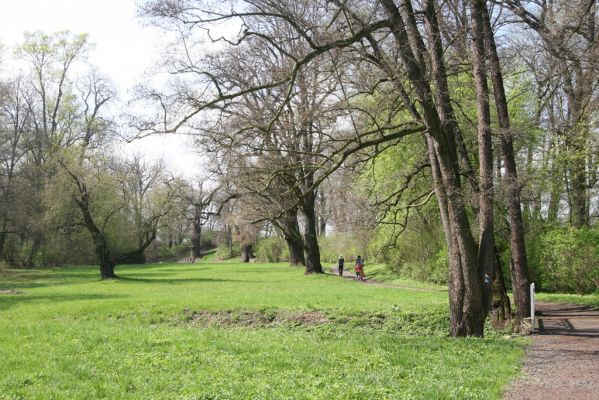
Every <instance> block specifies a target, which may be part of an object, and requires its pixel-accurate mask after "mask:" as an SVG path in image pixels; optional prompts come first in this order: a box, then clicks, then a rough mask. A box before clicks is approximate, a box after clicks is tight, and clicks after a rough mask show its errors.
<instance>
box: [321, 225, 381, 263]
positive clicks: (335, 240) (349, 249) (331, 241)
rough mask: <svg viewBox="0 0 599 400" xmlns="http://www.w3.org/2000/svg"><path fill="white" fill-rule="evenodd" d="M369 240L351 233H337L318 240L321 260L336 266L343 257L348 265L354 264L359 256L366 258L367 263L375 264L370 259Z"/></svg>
mask: <svg viewBox="0 0 599 400" xmlns="http://www.w3.org/2000/svg"><path fill="white" fill-rule="evenodd" d="M367 242H368V240H364V239H363V238H362V237H361V236H359V235H355V234H349V233H335V234H332V235H328V236H321V237H319V238H318V244H319V246H320V259H321V261H322V262H325V263H333V264H336V263H337V260H338V259H339V255H343V256H344V258H345V262H346V263H353V261H354V260H355V258H356V256H357V255H358V254H360V255H362V256H364V257H365V258H366V261H367V262H374V260H373V259H371V258H369V257H368V248H367Z"/></svg>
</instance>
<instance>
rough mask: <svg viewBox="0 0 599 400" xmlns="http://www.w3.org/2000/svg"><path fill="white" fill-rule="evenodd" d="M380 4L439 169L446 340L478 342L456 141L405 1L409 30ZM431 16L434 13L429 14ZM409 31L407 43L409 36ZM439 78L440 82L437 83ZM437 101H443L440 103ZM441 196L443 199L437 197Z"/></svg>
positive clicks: (474, 269) (474, 272)
mask: <svg viewBox="0 0 599 400" xmlns="http://www.w3.org/2000/svg"><path fill="white" fill-rule="evenodd" d="M380 2H381V4H382V6H383V7H384V9H385V11H386V12H387V14H388V16H389V18H390V21H391V24H392V33H393V35H394V37H395V40H396V42H397V48H398V51H399V54H400V57H401V59H402V61H403V63H404V66H405V68H406V71H407V74H408V77H409V79H410V81H411V82H412V85H413V86H414V90H415V93H416V95H417V97H418V100H419V102H420V103H421V106H422V110H423V119H424V122H425V125H426V127H427V131H428V133H429V134H430V136H431V142H432V143H431V144H432V146H430V147H429V160H430V162H431V165H434V164H436V165H438V171H439V173H440V179H439V180H436V181H435V187H436V191H435V192H436V194H437V200H438V201H439V204H440V207H441V204H443V205H446V207H447V223H446V224H445V225H444V229H445V235H446V239H447V244H448V247H449V248H448V252H449V270H450V273H449V275H450V282H449V286H450V290H449V303H450V323H451V327H450V334H451V335H452V336H482V335H483V330H484V319H483V308H482V281H481V278H480V272H479V268H478V260H477V250H476V248H477V246H476V243H475V241H474V238H473V237H472V232H471V228H470V222H469V220H468V215H467V212H466V208H465V199H464V195H463V193H462V187H461V183H460V177H459V175H460V174H459V168H458V160H457V152H456V147H455V136H452V134H453V132H450V131H448V130H447V129H444V127H448V126H450V124H449V123H445V124H443V123H442V122H441V119H440V117H439V114H438V112H437V110H436V107H435V105H434V103H433V95H432V92H431V88H430V85H429V84H428V81H427V78H426V75H427V74H426V71H424V70H423V68H425V64H423V63H418V61H417V60H418V58H417V57H416V56H415V55H414V52H416V53H418V52H419V51H420V48H422V47H424V46H423V45H422V38H421V37H420V36H419V33H418V29H417V26H416V23H415V17H414V12H413V9H412V6H411V4H410V2H409V1H407V0H402V2H401V12H402V13H403V14H404V15H405V16H406V20H407V21H408V23H409V24H410V27H409V28H408V29H406V25H405V24H404V18H403V17H402V15H401V14H400V11H399V9H398V8H397V6H396V5H395V3H394V1H393V0H380ZM432 12H433V13H434V9H433V10H432ZM408 30H409V32H410V36H411V37H409V36H408V33H407V31H408ZM411 46H413V47H414V48H412V47H411ZM438 78H439V79H442V77H438ZM438 100H439V101H442V99H438ZM447 106H448V105H444V106H443V107H447ZM449 106H450V105H449ZM431 147H433V148H431ZM440 195H444V196H445V197H444V198H440V197H438V196H440Z"/></svg>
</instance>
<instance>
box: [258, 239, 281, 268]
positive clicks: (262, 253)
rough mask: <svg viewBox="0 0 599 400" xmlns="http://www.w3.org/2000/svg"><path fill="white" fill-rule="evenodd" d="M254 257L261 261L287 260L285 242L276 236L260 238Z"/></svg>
mask: <svg viewBox="0 0 599 400" xmlns="http://www.w3.org/2000/svg"><path fill="white" fill-rule="evenodd" d="M256 257H257V258H258V261H261V262H282V261H289V249H288V247H287V243H286V242H285V240H284V239H283V238H281V237H277V236H273V237H268V238H265V239H262V240H260V241H259V242H258V245H257V246H256Z"/></svg>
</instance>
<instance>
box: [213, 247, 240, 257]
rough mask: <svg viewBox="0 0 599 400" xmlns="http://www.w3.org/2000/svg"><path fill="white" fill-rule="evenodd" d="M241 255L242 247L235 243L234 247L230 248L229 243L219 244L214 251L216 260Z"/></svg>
mask: <svg viewBox="0 0 599 400" xmlns="http://www.w3.org/2000/svg"><path fill="white" fill-rule="evenodd" d="M240 255H241V249H240V247H239V245H238V244H233V247H231V248H229V246H227V245H223V246H218V247H217V248H216V252H215V253H214V258H215V259H216V260H221V261H224V260H231V259H233V258H236V257H239V256H240Z"/></svg>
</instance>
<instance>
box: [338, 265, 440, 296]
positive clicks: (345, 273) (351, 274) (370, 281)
mask: <svg viewBox="0 0 599 400" xmlns="http://www.w3.org/2000/svg"><path fill="white" fill-rule="evenodd" d="M331 274H333V275H339V270H338V269H337V267H333V268H331ZM343 277H344V278H345V279H352V280H356V274H355V273H354V269H353V267H351V270H350V271H348V270H347V269H344V270H343ZM359 283H361V284H364V285H375V286H380V287H389V288H399V289H407V290H414V291H417V292H434V291H437V290H438V289H427V288H417V287H413V286H405V285H398V284H395V283H387V282H381V281H377V280H375V279H372V278H369V277H368V270H366V277H365V278H364V280H363V281H360V282H359Z"/></svg>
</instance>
